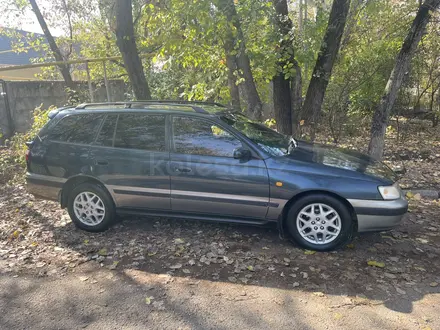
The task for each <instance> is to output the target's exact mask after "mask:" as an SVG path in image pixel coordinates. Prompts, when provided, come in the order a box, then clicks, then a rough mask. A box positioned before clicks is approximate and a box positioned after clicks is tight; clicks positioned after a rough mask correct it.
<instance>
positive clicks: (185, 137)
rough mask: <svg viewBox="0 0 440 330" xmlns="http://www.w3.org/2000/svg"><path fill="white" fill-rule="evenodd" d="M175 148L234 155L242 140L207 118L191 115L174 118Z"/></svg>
mask: <svg viewBox="0 0 440 330" xmlns="http://www.w3.org/2000/svg"><path fill="white" fill-rule="evenodd" d="M173 138H174V149H175V151H176V152H177V153H181V154H192V155H204V156H217V157H233V154H234V149H235V148H238V147H241V142H240V140H238V139H237V138H235V137H234V136H233V135H231V134H230V133H228V132H227V131H225V130H224V129H222V128H221V127H219V126H217V125H215V124H214V123H211V122H209V121H206V120H201V119H199V118H190V117H174V119H173Z"/></svg>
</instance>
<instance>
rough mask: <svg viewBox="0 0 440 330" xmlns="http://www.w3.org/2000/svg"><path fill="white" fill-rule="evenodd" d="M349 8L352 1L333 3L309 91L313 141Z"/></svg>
mask: <svg viewBox="0 0 440 330" xmlns="http://www.w3.org/2000/svg"><path fill="white" fill-rule="evenodd" d="M349 8H350V0H334V1H333V6H332V10H331V13H330V18H329V21H328V26H327V31H326V33H325V35H324V39H323V41H322V44H321V50H320V51H319V55H318V58H317V60H316V64H315V68H314V69H313V74H312V79H311V81H310V84H309V87H308V90H307V95H306V99H305V101H304V109H303V111H304V113H305V116H306V118H307V121H311V122H312V123H313V125H314V127H313V130H312V140H313V139H314V135H315V129H316V124H317V122H318V120H319V116H320V114H321V107H322V102H323V101H324V96H325V91H326V89H327V86H328V83H329V81H330V76H331V73H332V70H333V65H334V63H335V61H336V57H337V54H338V51H339V46H340V44H341V40H342V34H343V32H344V27H345V22H346V20H347V15H348V12H349Z"/></svg>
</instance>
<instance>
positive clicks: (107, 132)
mask: <svg viewBox="0 0 440 330" xmlns="http://www.w3.org/2000/svg"><path fill="white" fill-rule="evenodd" d="M117 119H118V115H108V116H107V118H106V119H105V122H104V124H103V125H102V128H101V131H100V132H99V134H98V137H97V139H96V145H99V146H106V147H111V146H112V145H113V136H114V133H115V126H116V120H117Z"/></svg>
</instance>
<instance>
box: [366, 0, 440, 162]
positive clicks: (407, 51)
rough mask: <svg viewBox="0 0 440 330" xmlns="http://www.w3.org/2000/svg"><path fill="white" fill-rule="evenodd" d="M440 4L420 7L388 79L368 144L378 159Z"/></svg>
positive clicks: (432, 1) (438, 0) (430, 1)
mask: <svg viewBox="0 0 440 330" xmlns="http://www.w3.org/2000/svg"><path fill="white" fill-rule="evenodd" d="M439 5H440V0H426V1H425V2H424V3H423V4H422V5H421V6H420V7H419V9H418V11H417V15H416V17H415V18H414V21H413V23H412V26H411V29H410V30H409V32H408V35H407V36H406V38H405V41H404V42H403V45H402V48H401V49H400V52H399V54H398V55H397V58H396V62H395V64H394V68H393V71H392V72H391V75H390V77H389V79H388V83H387V85H386V87H385V91H384V94H383V96H382V98H381V100H380V103H379V105H378V107H377V108H376V111H375V113H374V115H373V122H372V124H371V138H370V144H369V146H368V153H369V155H370V156H372V157H373V158H376V159H380V158H382V156H383V150H384V146H385V132H386V128H387V125H388V120H389V116H390V114H391V109H392V108H393V106H394V102H395V101H396V98H397V95H398V91H399V88H400V86H401V85H402V82H403V79H404V77H405V74H406V73H407V70H408V67H409V64H410V62H411V58H412V56H413V55H414V52H415V50H416V49H417V46H418V44H419V42H420V40H421V39H422V36H423V34H424V32H425V31H426V26H427V24H428V22H429V19H430V18H431V13H430V11H431V10H435V9H436V8H438V7H439Z"/></svg>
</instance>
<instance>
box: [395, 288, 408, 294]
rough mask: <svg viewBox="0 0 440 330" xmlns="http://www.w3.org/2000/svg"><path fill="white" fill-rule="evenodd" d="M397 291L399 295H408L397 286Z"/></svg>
mask: <svg viewBox="0 0 440 330" xmlns="http://www.w3.org/2000/svg"><path fill="white" fill-rule="evenodd" d="M396 291H397V293H400V294H406V291H405V290H402V289H401V288H399V287H397V286H396Z"/></svg>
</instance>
